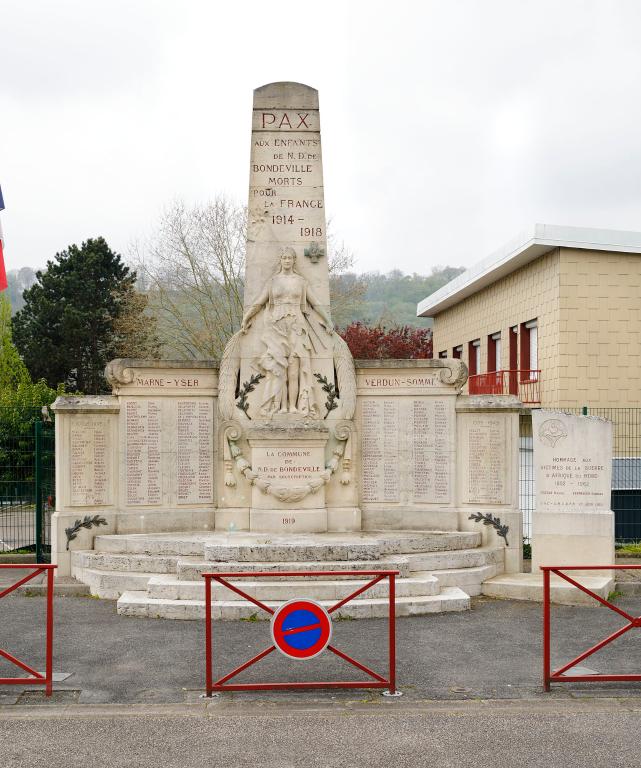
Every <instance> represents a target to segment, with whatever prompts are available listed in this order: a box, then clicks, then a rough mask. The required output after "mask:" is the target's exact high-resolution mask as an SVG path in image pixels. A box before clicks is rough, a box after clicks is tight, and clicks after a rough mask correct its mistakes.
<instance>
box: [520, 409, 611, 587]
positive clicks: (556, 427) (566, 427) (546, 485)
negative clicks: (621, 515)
mask: <svg viewBox="0 0 641 768" xmlns="http://www.w3.org/2000/svg"><path fill="white" fill-rule="evenodd" d="M532 430H533V435H534V480H535V484H536V511H535V512H534V515H533V519H532V572H533V573H536V572H538V571H539V566H541V565H610V564H611V563H613V562H614V513H613V512H612V511H611V509H610V497H611V486H612V423H611V422H609V421H606V420H605V419H599V418H596V417H593V416H570V415H568V414H567V413H560V412H557V411H548V410H539V411H533V412H532ZM586 574H587V575H590V576H596V575H601V576H605V575H609V574H610V572H607V574H606V573H604V572H601V574H597V573H595V572H588V571H586Z"/></svg>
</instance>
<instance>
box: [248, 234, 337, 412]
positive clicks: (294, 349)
mask: <svg viewBox="0 0 641 768" xmlns="http://www.w3.org/2000/svg"><path fill="white" fill-rule="evenodd" d="M310 307H311V308H313V309H314V310H315V311H316V313H317V314H318V315H319V317H320V318H321V321H322V322H321V325H322V326H323V327H324V328H325V330H326V331H327V332H328V333H329V334H330V335H333V334H334V325H333V323H332V321H331V318H330V317H329V315H328V313H327V312H326V311H325V309H324V308H323V306H322V305H321V304H320V302H319V301H318V300H317V298H316V297H315V296H314V294H313V292H312V289H311V288H310V285H309V283H308V282H307V280H305V278H304V277H303V276H302V275H300V274H299V273H298V272H297V271H296V251H295V250H294V249H293V248H284V249H283V250H282V251H281V255H280V266H279V268H278V270H277V272H276V273H275V274H274V276H273V277H272V278H271V279H270V280H269V281H268V283H267V285H266V286H265V288H264V289H263V291H262V293H261V294H260V296H259V297H258V298H257V299H256V302H255V303H254V304H253V305H252V306H251V307H250V308H249V309H248V310H247V312H245V315H244V317H243V320H242V324H241V326H240V330H241V333H247V331H248V329H249V328H250V326H251V324H252V319H253V318H254V317H255V316H256V315H257V314H258V313H259V312H260V311H261V310H262V309H263V308H266V309H267V314H266V317H265V330H264V333H263V336H262V338H261V341H262V342H263V344H264V345H265V350H264V352H263V353H262V355H261V356H260V358H259V360H258V361H257V365H258V368H259V369H260V371H261V373H263V374H264V375H265V377H266V382H265V386H264V388H263V396H262V398H261V403H260V413H261V415H262V416H265V417H268V416H271V415H272V414H274V413H300V414H301V415H303V416H312V417H313V418H319V417H320V407H319V404H318V403H317V402H316V397H315V395H314V378H313V374H312V353H313V352H314V341H313V338H312V335H311V334H314V335H316V332H315V331H314V329H313V326H312V325H311V321H310V318H309V314H310ZM316 339H317V341H316V344H319V343H321V342H320V340H319V337H318V335H316Z"/></svg>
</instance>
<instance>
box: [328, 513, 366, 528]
mask: <svg viewBox="0 0 641 768" xmlns="http://www.w3.org/2000/svg"><path fill="white" fill-rule="evenodd" d="M327 530H328V531H336V532H337V533H340V532H343V531H360V530H361V511H360V509H359V508H358V507H328V508H327Z"/></svg>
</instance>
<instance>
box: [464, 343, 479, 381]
mask: <svg viewBox="0 0 641 768" xmlns="http://www.w3.org/2000/svg"><path fill="white" fill-rule="evenodd" d="M467 357H468V360H469V363H468V368H469V371H470V376H476V374H477V373H479V372H480V370H481V340H480V339H474V341H470V342H469V343H468V345H467Z"/></svg>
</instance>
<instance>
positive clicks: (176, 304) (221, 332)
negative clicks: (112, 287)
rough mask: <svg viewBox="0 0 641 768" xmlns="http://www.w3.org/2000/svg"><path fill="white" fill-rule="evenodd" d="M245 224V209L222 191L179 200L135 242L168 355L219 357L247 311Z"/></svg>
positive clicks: (144, 285) (139, 268)
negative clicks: (200, 199)
mask: <svg viewBox="0 0 641 768" xmlns="http://www.w3.org/2000/svg"><path fill="white" fill-rule="evenodd" d="M246 229H247V213H246V209H245V208H244V207H242V206H239V205H237V204H235V203H233V202H231V201H230V200H228V199H227V198H226V197H224V196H219V197H216V198H215V199H214V200H213V201H212V202H210V203H208V204H206V205H195V206H193V207H190V208H188V207H187V206H185V204H184V203H182V202H175V203H174V204H173V205H172V206H171V207H169V208H168V209H167V210H166V211H165V212H164V214H163V215H162V216H161V219H160V222H159V226H158V230H157V232H156V234H155V235H154V236H153V237H152V238H151V239H149V240H148V241H147V242H145V243H144V244H142V245H140V244H138V245H137V246H135V249H134V250H135V252H134V261H135V265H136V270H137V271H138V274H139V277H140V283H139V287H140V288H141V289H142V290H145V291H146V292H147V294H148V297H149V310H150V311H151V312H152V313H153V314H154V315H155V317H156V319H157V329H158V335H159V338H160V341H161V343H162V346H163V354H164V355H165V356H177V357H179V358H197V359H216V358H219V357H220V356H221V354H222V352H223V349H224V348H225V344H226V342H227V339H228V338H229V337H230V336H231V335H232V334H233V333H234V332H235V331H236V330H237V329H238V326H239V325H240V320H241V318H242V309H243V270H244V266H245V235H246Z"/></svg>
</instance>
